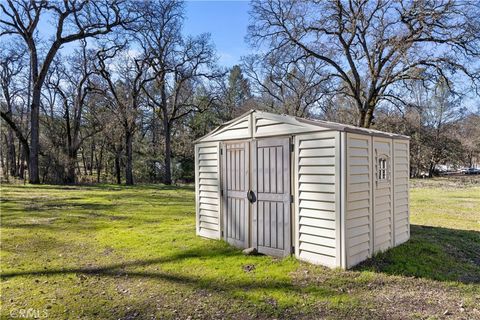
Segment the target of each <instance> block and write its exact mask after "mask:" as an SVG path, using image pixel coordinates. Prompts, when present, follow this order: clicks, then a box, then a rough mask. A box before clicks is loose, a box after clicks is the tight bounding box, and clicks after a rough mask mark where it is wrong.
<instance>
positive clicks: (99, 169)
mask: <svg viewBox="0 0 480 320" xmlns="http://www.w3.org/2000/svg"><path fill="white" fill-rule="evenodd" d="M102 161H103V145H102V146H101V147H100V155H99V156H98V157H97V154H95V162H96V170H97V183H100V175H101V172H102Z"/></svg>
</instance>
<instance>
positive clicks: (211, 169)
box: [195, 142, 221, 239]
mask: <svg viewBox="0 0 480 320" xmlns="http://www.w3.org/2000/svg"><path fill="white" fill-rule="evenodd" d="M195 202H196V214H197V221H196V225H197V234H198V235H200V236H203V237H207V238H212V239H220V237H221V234H220V230H221V228H220V225H221V219H220V146H219V143H218V142H205V143H200V144H197V145H195Z"/></svg>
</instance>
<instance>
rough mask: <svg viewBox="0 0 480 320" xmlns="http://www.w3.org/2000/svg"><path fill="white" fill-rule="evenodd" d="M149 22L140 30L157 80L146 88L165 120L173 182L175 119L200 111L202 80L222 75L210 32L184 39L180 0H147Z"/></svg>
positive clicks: (166, 150) (167, 166) (168, 176)
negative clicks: (197, 87) (197, 89)
mask: <svg viewBox="0 0 480 320" xmlns="http://www.w3.org/2000/svg"><path fill="white" fill-rule="evenodd" d="M142 12H143V14H142V16H143V17H144V18H145V23H143V21H142V24H143V26H142V27H141V28H139V29H140V32H139V33H138V40H139V44H140V45H141V46H142V49H143V51H144V55H145V56H147V57H148V61H149V67H150V70H149V71H150V73H151V74H152V79H153V82H152V83H151V84H150V85H149V86H148V88H146V90H145V94H146V95H147V97H148V103H149V104H150V105H151V107H153V108H154V110H155V111H156V112H157V114H158V115H159V117H160V119H161V120H162V125H163V133H164V138H165V144H164V155H165V176H164V183H165V184H171V183H172V173H171V171H172V170H171V160H172V144H171V138H172V128H173V126H174V125H175V122H177V121H178V120H180V119H182V118H183V117H185V116H187V115H189V114H190V113H192V112H194V111H195V110H198V105H197V104H196V103H194V100H193V99H192V96H193V94H192V92H193V91H194V90H195V85H196V84H197V83H198V81H199V80H201V79H211V78H215V77H218V76H219V75H220V74H221V73H218V72H215V71H212V69H213V68H214V62H215V55H214V50H213V46H212V44H211V42H210V38H209V36H208V35H206V34H202V35H200V36H198V37H195V38H194V37H189V38H187V39H183V38H182V36H181V32H180V31H181V25H182V22H183V4H182V3H180V2H178V1H173V0H172V1H162V2H159V3H156V2H147V3H146V4H145V7H144V8H143V11H142Z"/></svg>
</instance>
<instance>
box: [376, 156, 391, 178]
mask: <svg viewBox="0 0 480 320" xmlns="http://www.w3.org/2000/svg"><path fill="white" fill-rule="evenodd" d="M389 160H390V157H389V156H388V155H386V154H380V155H378V156H377V157H376V162H375V169H376V170H375V171H376V172H375V176H376V180H377V183H390V161H389Z"/></svg>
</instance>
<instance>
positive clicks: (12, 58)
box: [0, 45, 29, 176]
mask: <svg viewBox="0 0 480 320" xmlns="http://www.w3.org/2000/svg"><path fill="white" fill-rule="evenodd" d="M24 53H25V51H24V50H22V48H21V47H18V48H14V49H8V48H7V47H6V45H5V46H4V47H3V48H2V53H0V87H1V90H2V96H3V99H2V108H0V114H1V117H2V119H4V120H5V121H6V123H8V124H9V128H8V129H7V164H8V168H9V173H10V175H11V176H17V173H18V170H17V152H16V148H15V139H14V135H16V136H17V138H18V139H19V141H20V143H21V144H22V145H23V147H24V149H25V150H28V148H29V147H28V141H27V138H26V136H25V132H24V131H23V130H22V128H21V126H20V124H18V125H17V123H16V121H15V120H14V104H17V103H18V101H17V100H18V99H19V98H20V95H21V93H22V92H23V90H24V87H22V86H19V85H18V79H17V77H18V76H19V75H20V74H21V73H22V72H23V71H24ZM19 157H20V155H19Z"/></svg>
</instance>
